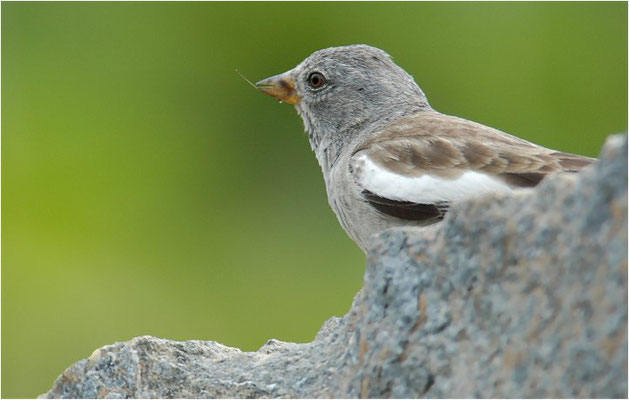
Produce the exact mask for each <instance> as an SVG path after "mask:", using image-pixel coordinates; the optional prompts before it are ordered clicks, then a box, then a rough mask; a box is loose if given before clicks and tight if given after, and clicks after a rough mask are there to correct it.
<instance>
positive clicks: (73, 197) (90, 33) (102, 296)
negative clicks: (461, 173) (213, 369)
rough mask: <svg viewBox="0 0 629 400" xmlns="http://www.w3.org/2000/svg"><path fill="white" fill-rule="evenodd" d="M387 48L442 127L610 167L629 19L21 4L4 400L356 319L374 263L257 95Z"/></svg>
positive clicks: (6, 156)
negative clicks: (150, 357)
mask: <svg viewBox="0 0 629 400" xmlns="http://www.w3.org/2000/svg"><path fill="white" fill-rule="evenodd" d="M351 43H368V44H371V45H374V46H377V47H381V48H383V49H385V50H386V51H388V52H389V53H390V54H391V55H392V56H393V57H394V58H395V60H396V62H397V63H398V64H400V65H401V66H402V67H403V68H405V69H406V70H407V71H408V72H409V73H411V74H412V75H413V76H415V78H416V79H417V81H418V83H419V84H420V86H421V87H422V88H423V89H424V91H425V92H426V94H427V96H428V98H429V100H430V102H431V104H432V106H433V107H435V108H436V109H438V110H440V111H442V112H445V113H449V114H454V115H458V116H461V117H465V118H469V119H473V120H475V121H478V122H481V123H485V124H487V125H490V126H493V127H496V128H499V129H502V130H504V131H507V132H510V133H513V134H515V135H518V136H521V137H524V138H527V139H529V140H532V141H535V142H537V143H540V144H542V145H545V146H549V147H553V148H557V149H561V150H564V151H569V152H576V153H580V154H586V155H590V156H596V155H597V154H598V151H599V149H600V146H601V145H602V143H603V141H604V139H605V137H606V136H607V135H608V134H611V133H615V132H619V131H623V130H626V128H627V4H626V3H511V4H505V3H403V4H401V3H387V4H383V3H301V4H294V3H281V4H280V3H229V4H224V3H141V4H140V3H101V2H97V3H75V2H70V3H34V2H28V3H13V2H9V3H7V2H3V3H2V217H3V218H2V250H3V251H2V391H1V394H2V396H3V397H32V396H36V395H38V394H41V393H43V392H44V391H46V390H48V389H49V388H50V386H51V384H52V382H53V380H54V379H55V378H56V377H57V376H58V375H59V374H60V373H62V372H63V370H64V368H66V367H68V366H69V365H70V364H71V363H73V362H75V361H77V360H79V359H81V358H86V357H88V356H89V355H90V353H91V352H92V351H93V350H94V349H96V348H97V347H100V346H103V345H105V344H109V343H113V342H114V341H123V340H128V339H130V338H132V337H134V336H138V335H146V334H150V335H155V336H159V337H165V338H170V339H175V340H186V339H206V340H217V341H219V342H222V343H224V344H227V345H230V346H237V347H240V348H242V349H244V350H255V349H257V348H258V347H259V346H261V345H262V344H263V343H264V342H265V341H266V340H267V339H269V338H278V339H280V340H285V341H297V342H303V341H309V340H311V339H312V338H313V336H314V335H315V333H316V332H317V330H318V328H319V327H320V326H321V324H322V323H323V322H324V321H325V320H326V319H327V318H329V317H331V316H333V315H342V314H344V313H345V312H346V311H347V310H348V308H349V306H350V304H351V301H352V298H353V296H354V294H355V293H356V292H357V291H358V289H359V288H360V287H361V284H362V274H363V270H364V257H363V255H362V253H361V252H360V251H359V250H358V248H356V246H355V245H354V244H353V243H352V242H351V241H350V240H349V239H348V238H347V237H346V236H345V234H344V233H343V232H342V230H341V228H340V227H339V225H338V224H337V222H336V220H335V218H334V216H333V214H332V212H331V211H330V209H329V207H328V205H327V200H326V196H325V192H324V186H323V181H322V178H321V176H320V171H319V167H318V165H317V163H316V160H315V158H314V156H313V155H312V154H311V152H310V148H309V145H308V143H307V139H306V137H305V135H304V134H303V128H302V124H301V121H300V120H299V118H298V117H297V115H296V114H295V112H294V110H293V109H292V107H290V106H287V105H284V104H281V105H280V104H278V103H277V102H275V101H273V99H271V98H269V97H266V96H264V95H262V94H260V93H256V91H255V90H254V89H252V88H251V87H250V86H249V85H247V84H246V83H245V82H244V81H243V80H242V79H241V78H240V77H238V76H237V75H236V73H235V72H234V69H235V68H238V69H239V70H240V71H241V72H242V73H244V74H245V75H246V76H247V77H248V78H249V79H251V80H253V81H256V80H258V79H261V78H265V77H267V76H270V75H273V74H276V73H279V72H283V71H285V70H287V69H290V68H292V67H293V66H294V65H296V64H297V63H298V62H300V61H301V60H302V59H303V58H305V57H306V56H308V55H309V54H310V53H311V52H312V51H314V50H317V49H320V48H323V47H328V46H334V45H342V44H351Z"/></svg>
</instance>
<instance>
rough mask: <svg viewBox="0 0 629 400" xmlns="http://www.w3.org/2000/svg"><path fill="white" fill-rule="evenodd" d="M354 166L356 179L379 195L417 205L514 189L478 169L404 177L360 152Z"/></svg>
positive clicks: (352, 164) (365, 187)
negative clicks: (452, 174) (450, 175)
mask: <svg viewBox="0 0 629 400" xmlns="http://www.w3.org/2000/svg"><path fill="white" fill-rule="evenodd" d="M351 166H352V168H353V171H354V178H355V180H356V182H357V183H358V184H359V185H360V186H361V187H362V188H363V189H366V190H368V191H370V192H372V193H374V194H376V195H378V196H380V197H385V198H387V199H391V200H397V201H410V202H413V203H417V204H434V203H437V202H441V201H458V200H464V199H469V198H472V197H477V196H481V195H484V194H489V193H508V192H510V191H511V190H512V189H511V187H510V186H509V185H507V184H506V183H504V182H503V181H501V180H500V179H498V178H496V177H493V176H491V175H488V174H486V173H483V172H478V171H465V172H463V173H462V174H461V175H460V176H458V177H456V178H450V179H448V178H442V177H439V176H432V175H429V174H425V175H422V176H405V175H401V174H397V173H395V172H391V171H389V170H387V169H386V168H384V167H381V166H379V165H378V164H376V163H375V162H373V161H372V160H371V159H370V158H369V156H368V155H367V154H365V153H362V154H361V153H358V154H356V156H354V158H353V159H352V162H351Z"/></svg>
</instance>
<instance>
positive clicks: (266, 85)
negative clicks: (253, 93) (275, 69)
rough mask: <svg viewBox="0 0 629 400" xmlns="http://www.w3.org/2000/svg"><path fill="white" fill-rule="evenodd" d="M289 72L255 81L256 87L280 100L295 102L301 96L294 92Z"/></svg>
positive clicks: (293, 81) (289, 102)
mask: <svg viewBox="0 0 629 400" xmlns="http://www.w3.org/2000/svg"><path fill="white" fill-rule="evenodd" d="M290 72H291V71H288V72H284V73H283V74H280V75H275V76H272V77H270V78H266V79H263V80H261V81H260V82H258V83H256V87H257V88H258V89H260V90H261V91H262V92H263V93H266V94H268V95H269V96H273V97H275V98H276V99H278V100H279V101H280V102H284V103H288V104H297V103H299V100H301V97H300V96H299V95H298V94H297V92H295V80H294V79H293V77H292V76H291V75H290Z"/></svg>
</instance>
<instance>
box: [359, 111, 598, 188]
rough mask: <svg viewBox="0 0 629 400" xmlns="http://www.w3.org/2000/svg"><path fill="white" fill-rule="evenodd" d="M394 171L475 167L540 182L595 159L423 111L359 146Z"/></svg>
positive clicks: (524, 182) (449, 171)
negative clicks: (558, 150)
mask: <svg viewBox="0 0 629 400" xmlns="http://www.w3.org/2000/svg"><path fill="white" fill-rule="evenodd" d="M360 150H366V151H367V152H368V153H369V156H370V158H372V159H373V160H374V161H376V162H377V163H378V164H380V165H382V166H383V167H385V168H387V169H389V170H390V171H393V172H396V173H399V174H403V175H411V176H420V175H423V174H425V173H427V171H430V174H431V175H438V176H443V177H448V176H451V177H456V176H458V174H461V173H462V172H463V171H464V170H467V169H472V170H476V171H482V172H486V173H488V174H492V175H496V176H499V177H501V178H503V179H505V181H506V182H508V183H509V184H511V185H513V186H524V187H527V186H535V185H537V184H538V183H539V182H540V181H541V180H542V179H543V178H544V176H546V175H547V174H549V173H552V172H575V171H578V170H580V169H581V168H583V167H585V166H587V165H589V164H591V163H592V162H593V161H594V160H595V159H593V158H588V157H583V156H579V155H575V154H569V153H562V152H557V151H554V150H550V149H547V148H545V147H542V146H539V145H536V144H533V143H531V142H527V141H526V140H523V139H520V138H518V137H515V136H512V135H509V134H506V133H504V132H501V131H498V130H496V129H493V128H489V127H487V126H484V125H481V124H477V123H475V122H472V121H468V120H464V119H461V118H457V117H452V116H448V115H444V114H440V113H437V112H434V111H430V112H422V113H419V114H415V115H413V116H410V117H407V118H404V119H402V120H400V121H398V122H396V123H395V124H393V125H392V126H390V127H388V128H387V129H386V130H385V131H381V132H378V133H377V134H376V135H374V137H373V138H372V139H370V140H368V141H366V142H365V143H363V144H362V145H361V146H359V147H358V148H357V149H356V152H358V151H360Z"/></svg>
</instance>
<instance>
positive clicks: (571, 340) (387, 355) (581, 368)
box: [42, 135, 627, 398]
mask: <svg viewBox="0 0 629 400" xmlns="http://www.w3.org/2000/svg"><path fill="white" fill-rule="evenodd" d="M42 397H84V398H85V397H88V398H90V397H105V398H122V397H136V398H137V397H142V398H147V397H166V398H170V397H202V398H206V397H237V398H244V397H246V398H257V397H267V398H268V397H351V398H354V397H432V398H435V397H625V398H626V397H627V137H626V135H623V136H613V137H610V139H609V140H608V142H607V144H606V146H605V148H604V150H603V153H602V154H601V161H600V162H599V163H598V164H597V165H596V166H594V167H592V168H589V169H587V170H585V171H583V172H582V173H580V174H578V175H561V176H555V177H552V178H550V179H548V180H546V181H544V182H543V183H542V184H541V185H540V186H539V187H538V188H536V189H534V190H530V191H526V192H522V193H518V194H516V195H513V196H509V197H504V198H498V199H497V198H483V199H478V200H476V201H474V202H469V203H464V204H459V205H458V206H455V207H454V208H453V209H452V210H451V212H450V213H449V214H448V216H447V217H446V218H445V220H444V221H443V222H442V223H441V224H439V225H437V226H436V227H434V228H432V229H424V230H418V229H395V230H389V231H385V232H383V233H382V234H380V235H379V236H378V237H376V238H375V239H374V247H373V250H372V251H371V252H370V254H369V256H368V266H367V271H366V273H365V285H364V288H363V289H362V290H361V291H360V292H359V293H358V294H357V296H356V298H355V300H354V303H353V305H352V308H351V310H350V311H349V313H348V314H347V315H345V316H344V317H343V318H331V319H330V320H328V321H327V322H326V323H325V324H324V326H323V327H322V328H321V330H320V332H319V333H318V335H317V337H316V339H315V340H314V341H313V342H311V343H305V344H295V343H285V342H280V341H277V340H270V341H268V342H267V343H266V344H265V345H264V346H263V347H262V348H260V350H258V351H257V352H242V351H240V350H238V349H235V348H230V347H226V346H223V345H221V344H219V343H216V342H206V341H187V342H175V341H171V340H165V339H158V338H154V337H150V336H144V337H138V338H135V339H132V340H130V341H128V342H124V343H116V344H113V345H110V346H105V347H103V348H101V349H98V350H96V351H95V352H94V353H93V354H92V356H91V357H89V358H88V359H86V360H81V361H79V362H77V363H76V364H74V365H72V366H71V367H70V368H68V369H67V370H66V371H65V372H64V373H63V374H62V375H61V376H60V377H59V378H58V379H57V381H56V382H55V383H54V386H53V387H52V389H51V390H50V391H49V392H48V393H46V394H44V395H42Z"/></svg>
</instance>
